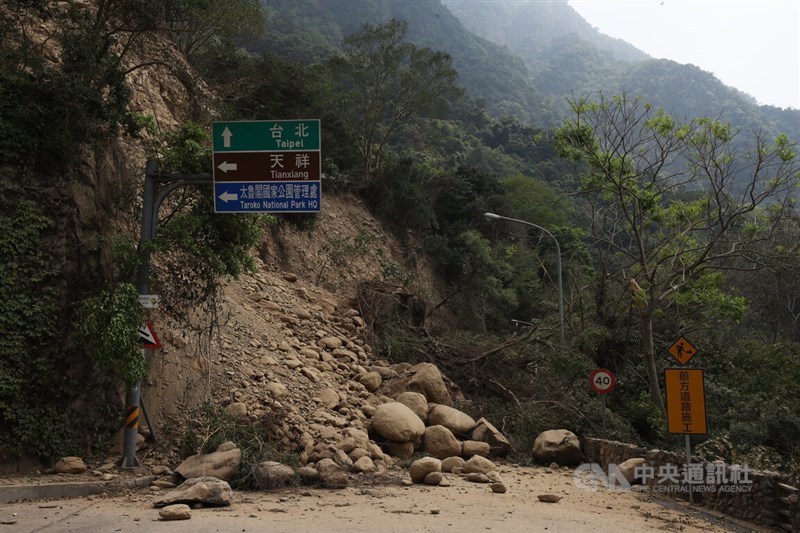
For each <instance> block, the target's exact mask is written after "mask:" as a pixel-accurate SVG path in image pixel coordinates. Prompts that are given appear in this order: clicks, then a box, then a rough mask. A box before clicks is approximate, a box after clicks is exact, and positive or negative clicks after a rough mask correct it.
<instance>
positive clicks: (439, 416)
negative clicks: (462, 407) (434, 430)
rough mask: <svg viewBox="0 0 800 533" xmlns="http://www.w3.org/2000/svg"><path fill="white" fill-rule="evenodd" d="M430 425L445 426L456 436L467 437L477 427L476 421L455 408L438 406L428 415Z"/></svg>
mask: <svg viewBox="0 0 800 533" xmlns="http://www.w3.org/2000/svg"><path fill="white" fill-rule="evenodd" d="M428 425H429V426H444V427H446V428H447V429H449V430H450V431H452V432H453V433H454V434H455V435H466V434H468V433H469V432H470V430H472V428H473V427H475V419H474V418H472V417H471V416H469V415H468V414H466V413H464V412H462V411H459V410H458V409H455V408H454V407H448V406H446V405H436V406H434V407H433V409H431V410H430V412H429V413H428Z"/></svg>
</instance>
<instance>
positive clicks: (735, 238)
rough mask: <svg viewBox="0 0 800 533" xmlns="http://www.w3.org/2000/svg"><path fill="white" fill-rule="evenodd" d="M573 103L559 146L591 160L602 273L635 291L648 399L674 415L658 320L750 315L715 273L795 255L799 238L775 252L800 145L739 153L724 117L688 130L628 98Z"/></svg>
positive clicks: (586, 180)
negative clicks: (705, 312) (685, 310)
mask: <svg viewBox="0 0 800 533" xmlns="http://www.w3.org/2000/svg"><path fill="white" fill-rule="evenodd" d="M569 103H570V105H571V107H572V111H573V118H572V119H570V120H567V121H565V122H564V124H563V126H562V127H561V128H560V129H559V130H558V132H557V143H558V147H559V150H560V153H561V155H562V156H564V157H567V158H570V159H573V160H576V161H583V162H585V164H586V166H585V167H584V168H585V175H584V176H583V179H582V183H581V191H582V192H583V195H584V198H585V200H586V207H587V209H588V216H589V220H590V224H591V226H590V236H591V239H592V241H593V243H594V245H595V247H596V250H597V254H598V260H599V264H600V269H601V273H602V275H603V276H604V278H603V279H605V280H607V283H617V284H620V285H624V286H627V287H628V288H629V291H630V292H629V298H630V306H629V308H630V310H631V312H632V313H635V314H636V315H638V318H639V323H640V327H641V335H642V352H643V356H644V362H645V367H646V371H647V379H648V383H649V386H650V393H651V396H652V400H653V402H654V403H655V404H656V405H657V406H658V407H659V409H660V411H661V413H662V415H664V414H665V409H664V403H663V400H662V398H661V392H660V386H659V380H658V374H657V368H656V361H655V356H654V349H653V346H654V340H653V323H654V321H655V319H656V317H657V316H658V314H659V313H660V312H661V311H664V310H667V309H669V308H671V309H672V310H673V311H675V310H676V309H680V308H681V307H683V306H689V305H692V306H708V307H710V308H712V309H721V310H722V311H724V312H727V313H730V314H731V315H734V316H741V313H742V312H743V307H744V301H743V299H741V298H737V297H733V296H732V295H730V294H727V293H725V292H724V291H722V290H721V288H720V284H719V281H720V278H719V277H717V276H716V275H715V274H716V273H719V272H721V271H724V270H726V269H736V270H750V271H754V270H757V269H759V268H760V267H761V266H763V264H764V263H763V259H764V255H765V252H769V254H770V255H771V256H782V257H787V256H790V255H792V254H794V253H796V252H797V250H796V247H797V244H796V243H795V245H794V249H786V248H778V247H776V246H773V243H774V242H775V239H776V237H777V236H778V234H779V229H780V228H781V227H782V225H783V224H784V222H785V221H786V219H787V217H788V216H789V215H791V214H792V211H793V201H792V199H793V196H794V195H795V194H796V191H797V189H796V186H797V183H798V179H799V178H800V176H799V175H798V167H797V162H796V152H795V149H796V144H795V143H792V142H790V141H789V140H788V139H787V138H786V136H783V135H781V136H778V137H777V138H776V139H775V140H774V141H773V142H767V141H766V140H765V139H764V138H763V136H761V135H758V134H756V135H755V138H754V145H753V146H754V147H753V148H752V149H751V150H750V151H749V152H747V153H740V152H739V151H738V149H737V148H736V146H737V145H735V144H734V139H735V137H736V135H737V132H734V131H732V129H731V127H730V125H729V124H725V123H722V122H720V121H718V120H712V119H709V118H701V119H696V120H692V121H690V122H688V123H679V122H678V121H676V120H675V119H673V118H672V117H670V116H669V115H667V114H665V113H664V112H663V111H661V110H654V109H652V108H651V107H650V106H649V105H644V104H642V102H641V100H640V99H631V98H629V97H627V96H625V95H621V96H617V97H614V98H613V99H611V100H608V99H605V98H604V97H603V96H602V95H601V96H600V98H599V99H598V100H597V101H589V100H588V99H577V98H572V99H570V100H569ZM737 176H747V178H746V179H744V180H742V179H735V177H737ZM618 286H619V285H618ZM729 316H730V315H729Z"/></svg>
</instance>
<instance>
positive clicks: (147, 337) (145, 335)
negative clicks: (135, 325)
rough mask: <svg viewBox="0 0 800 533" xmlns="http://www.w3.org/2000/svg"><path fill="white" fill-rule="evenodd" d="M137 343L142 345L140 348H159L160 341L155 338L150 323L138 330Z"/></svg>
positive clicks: (154, 332)
mask: <svg viewBox="0 0 800 533" xmlns="http://www.w3.org/2000/svg"><path fill="white" fill-rule="evenodd" d="M139 342H141V343H142V348H150V349H156V348H161V341H159V340H158V337H156V331H155V330H154V329H153V324H151V323H150V322H147V323H146V324H145V325H144V326H142V327H140V328H139Z"/></svg>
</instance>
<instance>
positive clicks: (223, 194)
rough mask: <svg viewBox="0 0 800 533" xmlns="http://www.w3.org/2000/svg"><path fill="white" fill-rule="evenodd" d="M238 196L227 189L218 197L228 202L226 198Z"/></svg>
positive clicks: (235, 198)
mask: <svg viewBox="0 0 800 533" xmlns="http://www.w3.org/2000/svg"><path fill="white" fill-rule="evenodd" d="M238 198H239V196H238V195H237V194H236V193H234V192H228V191H225V192H224V193H222V194H220V195H219V199H220V200H222V201H223V202H225V203H226V204H227V203H228V200H237V199H238Z"/></svg>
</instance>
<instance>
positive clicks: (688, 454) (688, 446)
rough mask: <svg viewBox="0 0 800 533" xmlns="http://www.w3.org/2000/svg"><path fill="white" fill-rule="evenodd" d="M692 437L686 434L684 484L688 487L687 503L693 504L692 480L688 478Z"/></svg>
mask: <svg viewBox="0 0 800 533" xmlns="http://www.w3.org/2000/svg"><path fill="white" fill-rule="evenodd" d="M691 439H692V437H691V435H689V434H688V433H687V434H686V484H687V485H689V503H694V490H693V489H694V487H692V480H691V478H690V477H689V468H690V467H691V465H692V440H691Z"/></svg>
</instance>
